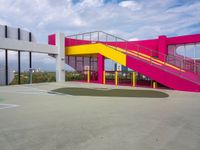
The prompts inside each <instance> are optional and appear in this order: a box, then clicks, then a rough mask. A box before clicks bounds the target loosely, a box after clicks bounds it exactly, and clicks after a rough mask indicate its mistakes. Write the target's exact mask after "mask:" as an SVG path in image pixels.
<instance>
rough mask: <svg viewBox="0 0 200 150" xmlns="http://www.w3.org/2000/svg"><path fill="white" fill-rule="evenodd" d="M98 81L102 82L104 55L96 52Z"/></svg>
mask: <svg viewBox="0 0 200 150" xmlns="http://www.w3.org/2000/svg"><path fill="white" fill-rule="evenodd" d="M97 57H98V82H99V83H101V84H103V83H104V56H103V55H101V54H98V56H97Z"/></svg>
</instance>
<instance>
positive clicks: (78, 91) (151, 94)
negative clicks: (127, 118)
mask: <svg viewBox="0 0 200 150" xmlns="http://www.w3.org/2000/svg"><path fill="white" fill-rule="evenodd" d="M53 91H54V92H58V93H63V94H69V95H74V96H102V97H143V98H165V97H168V96H169V95H168V94H167V93H164V92H160V91H154V90H129V89H108V90H102V89H89V88H76V87H75V88H59V89H56V90H53Z"/></svg>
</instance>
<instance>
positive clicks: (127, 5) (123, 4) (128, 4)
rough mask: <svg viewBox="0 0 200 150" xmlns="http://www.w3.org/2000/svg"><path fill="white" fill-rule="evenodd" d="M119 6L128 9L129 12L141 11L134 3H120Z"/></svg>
mask: <svg viewBox="0 0 200 150" xmlns="http://www.w3.org/2000/svg"><path fill="white" fill-rule="evenodd" d="M119 6H121V7H123V8H128V9H130V10H140V9H141V5H140V4H138V3H137V2H135V1H122V2H120V3H119Z"/></svg>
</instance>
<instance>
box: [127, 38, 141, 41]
mask: <svg viewBox="0 0 200 150" xmlns="http://www.w3.org/2000/svg"><path fill="white" fill-rule="evenodd" d="M129 41H139V39H138V38H130V39H129Z"/></svg>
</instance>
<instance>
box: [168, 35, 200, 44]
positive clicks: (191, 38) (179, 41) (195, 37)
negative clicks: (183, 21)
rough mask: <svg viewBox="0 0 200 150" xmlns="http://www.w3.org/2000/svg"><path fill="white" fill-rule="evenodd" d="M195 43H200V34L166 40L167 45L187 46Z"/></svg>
mask: <svg viewBox="0 0 200 150" xmlns="http://www.w3.org/2000/svg"><path fill="white" fill-rule="evenodd" d="M196 42H200V34H193V35H183V36H176V37H169V38H167V44H168V45H175V44H188V43H196Z"/></svg>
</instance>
